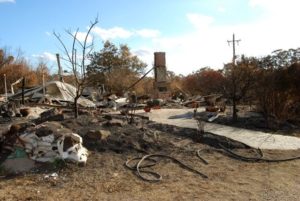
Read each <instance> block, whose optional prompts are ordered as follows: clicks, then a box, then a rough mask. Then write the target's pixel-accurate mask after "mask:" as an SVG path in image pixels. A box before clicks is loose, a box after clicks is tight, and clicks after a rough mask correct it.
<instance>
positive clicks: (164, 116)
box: [136, 109, 300, 150]
mask: <svg viewBox="0 0 300 201" xmlns="http://www.w3.org/2000/svg"><path fill="white" fill-rule="evenodd" d="M198 111H199V109H198ZM136 114H139V115H143V116H147V117H149V120H152V121H155V122H157V123H163V124H168V125H174V126H178V127H183V128H194V129H197V128H198V126H197V122H196V121H195V120H194V119H193V109H159V110H151V112H149V113H146V112H144V111H143V110H138V111H136ZM204 130H205V131H206V132H210V133H213V134H215V135H220V136H224V137H227V138H230V139H233V140H236V141H239V142H242V143H244V144H246V145H248V146H250V147H253V148H260V149H271V150H297V149H300V138H298V137H292V136H284V135H278V134H276V135H275V134H271V133H265V132H260V131H253V130H248V129H242V128H236V127H230V126H225V125H220V124H214V123H205V126H204Z"/></svg>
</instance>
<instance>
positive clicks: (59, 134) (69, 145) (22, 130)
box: [1, 122, 88, 163]
mask: <svg viewBox="0 0 300 201" xmlns="http://www.w3.org/2000/svg"><path fill="white" fill-rule="evenodd" d="M1 148H2V152H6V153H10V154H14V152H15V151H16V150H19V149H20V148H21V149H23V150H24V151H25V152H26V153H27V155H28V157H29V158H30V159H32V160H35V161H38V162H53V161H55V160H56V159H62V160H68V161H72V162H76V163H86V161H87V157H88V151H87V149H86V148H85V147H83V145H82V138H81V136H79V135H78V134H76V133H73V132H72V131H71V130H70V129H67V128H65V127H63V126H62V125H61V124H60V123H58V122H44V123H41V124H39V125H35V124H33V123H20V124H14V125H12V126H11V128H10V130H9V131H8V132H7V133H6V134H4V135H3V136H2V147H1ZM24 157H26V156H24Z"/></svg>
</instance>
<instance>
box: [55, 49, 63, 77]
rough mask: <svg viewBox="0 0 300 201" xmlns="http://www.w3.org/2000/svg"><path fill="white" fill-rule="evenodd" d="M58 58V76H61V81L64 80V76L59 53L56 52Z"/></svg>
mask: <svg viewBox="0 0 300 201" xmlns="http://www.w3.org/2000/svg"><path fill="white" fill-rule="evenodd" d="M56 60H57V66H58V76H59V81H61V82H63V81H64V80H63V76H62V69H61V65H60V59H59V54H56Z"/></svg>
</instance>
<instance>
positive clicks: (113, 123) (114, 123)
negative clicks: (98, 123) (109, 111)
mask: <svg viewBox="0 0 300 201" xmlns="http://www.w3.org/2000/svg"><path fill="white" fill-rule="evenodd" d="M123 125H124V122H123V121H122V120H119V119H112V120H110V121H108V122H107V123H106V126H118V127H123Z"/></svg>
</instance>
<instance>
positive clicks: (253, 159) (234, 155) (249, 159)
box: [219, 144, 300, 163]
mask: <svg viewBox="0 0 300 201" xmlns="http://www.w3.org/2000/svg"><path fill="white" fill-rule="evenodd" d="M219 146H220V147H221V148H222V149H223V150H224V151H225V153H226V154H228V155H229V156H231V157H232V158H236V159H238V160H241V161H245V162H268V163H276V162H286V161H292V160H298V159H300V156H297V157H291V158H285V159H268V158H263V157H264V155H263V152H262V151H261V149H255V150H256V151H257V153H258V154H259V157H246V156H242V155H240V154H237V153H234V152H233V151H231V150H229V149H228V148H226V147H225V146H223V145H221V144H219Z"/></svg>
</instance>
